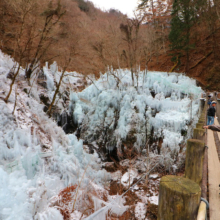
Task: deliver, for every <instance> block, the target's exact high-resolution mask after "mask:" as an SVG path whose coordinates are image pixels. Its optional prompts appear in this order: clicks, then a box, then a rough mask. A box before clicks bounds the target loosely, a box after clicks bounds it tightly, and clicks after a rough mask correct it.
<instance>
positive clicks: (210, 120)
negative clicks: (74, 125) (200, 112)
mask: <svg viewBox="0 0 220 220" xmlns="http://www.w3.org/2000/svg"><path fill="white" fill-rule="evenodd" d="M215 106H216V102H215V101H213V102H212V103H211V106H210V108H209V109H208V112H207V125H213V124H214V118H215V112H216V110H215Z"/></svg>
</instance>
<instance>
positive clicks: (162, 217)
mask: <svg viewBox="0 0 220 220" xmlns="http://www.w3.org/2000/svg"><path fill="white" fill-rule="evenodd" d="M200 197H201V189H200V186H199V185H198V184H197V183H195V182H193V181H192V180H190V179H187V178H184V177H180V176H164V177H162V178H161V181H160V194H159V207H158V217H157V220H195V219H196V216H197V212H198V207H199V204H200Z"/></svg>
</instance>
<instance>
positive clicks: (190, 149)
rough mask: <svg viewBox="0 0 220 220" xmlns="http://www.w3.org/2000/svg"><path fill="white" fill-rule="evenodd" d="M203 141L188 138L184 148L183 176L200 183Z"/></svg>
mask: <svg viewBox="0 0 220 220" xmlns="http://www.w3.org/2000/svg"><path fill="white" fill-rule="evenodd" d="M204 150H205V143H204V141H200V140H195V139H189V140H188V141H187V149H186V164H185V177H186V178H188V179H190V180H192V181H194V182H196V183H197V184H199V185H201V183H202V171H203V161H204Z"/></svg>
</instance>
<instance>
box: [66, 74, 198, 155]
mask: <svg viewBox="0 0 220 220" xmlns="http://www.w3.org/2000/svg"><path fill="white" fill-rule="evenodd" d="M201 91H202V90H201V88H200V87H197V86H196V82H195V80H192V79H190V78H189V77H187V76H184V75H182V74H177V73H172V74H167V73H165V72H148V73H147V74H146V73H145V72H144V71H142V72H139V73H138V79H137V78H136V81H135V86H132V79H131V74H130V71H128V70H117V71H108V72H107V73H105V74H104V75H101V77H100V79H98V80H97V81H95V82H94V84H92V85H90V86H89V87H88V88H86V89H84V90H83V91H82V92H80V93H75V92H72V93H71V96H70V100H71V102H70V109H71V111H73V115H74V119H75V121H76V122H77V123H78V125H79V126H80V127H81V137H82V138H83V139H84V140H86V141H88V142H90V143H92V142H93V141H96V142H97V143H98V144H99V145H100V146H105V147H106V148H107V149H108V150H109V151H111V150H112V149H114V148H115V147H117V148H118V149H119V150H121V146H122V145H126V146H128V145H132V146H134V147H135V148H136V149H137V150H138V151H140V150H141V149H143V148H145V147H146V145H147V143H148V142H149V138H154V140H155V142H154V143H152V144H155V145H157V144H158V140H159V138H162V140H163V142H162V149H164V148H168V149H169V150H170V152H175V151H177V152H178V151H179V144H180V143H181V142H182V141H183V140H184V138H185V137H188V136H189V135H191V134H190V128H191V127H192V124H193V123H195V121H196V120H197V119H198V114H199V96H200V94H201ZM190 125H191V126H190Z"/></svg>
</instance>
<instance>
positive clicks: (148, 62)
mask: <svg viewBox="0 0 220 220" xmlns="http://www.w3.org/2000/svg"><path fill="white" fill-rule="evenodd" d="M125 7H126V6H125ZM219 14H220V1H219V0H214V1H210V0H198V1H190V0H157V1H152V0H148V1H147V0H141V1H139V10H137V12H136V15H135V16H134V18H128V17H127V16H126V15H124V14H122V13H121V12H120V11H117V10H115V9H110V10H109V11H105V12H103V11H101V10H100V9H98V8H96V7H95V6H94V5H93V3H92V2H90V1H84V0H60V1H59V0H52V1H48V0H7V1H6V0H1V1H0V49H1V50H2V51H3V52H5V53H7V54H9V55H11V56H12V57H14V58H15V59H16V60H17V61H18V62H19V63H21V64H22V66H23V67H24V68H25V69H26V77H27V78H30V77H31V74H32V72H34V71H35V70H37V69H39V68H40V67H41V66H43V65H44V64H45V62H49V64H50V63H52V62H53V61H54V60H55V61H57V63H58V65H59V66H60V67H61V68H63V69H68V70H71V71H77V72H80V73H83V74H84V75H87V74H95V75H96V76H97V77H98V76H99V73H100V72H105V71H106V70H107V69H108V68H113V69H118V68H129V69H131V70H132V72H133V73H137V72H138V70H139V69H140V68H141V69H142V70H143V69H148V70H158V71H166V72H172V71H175V72H185V73H186V74H187V75H188V76H191V77H194V78H195V79H197V81H198V82H199V83H200V85H201V86H202V87H203V89H207V90H220V54H219V52H220V51H219V46H220V45H219V44H220V17H219ZM177 15H178V16H177Z"/></svg>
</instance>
